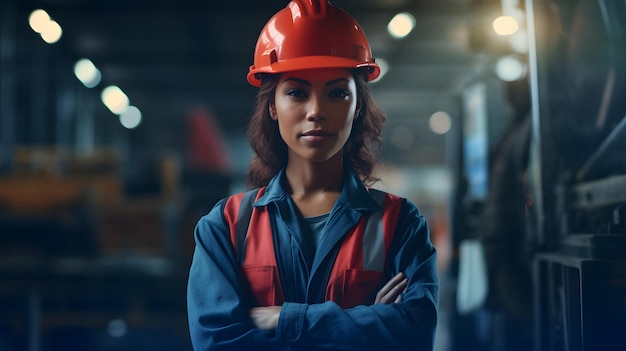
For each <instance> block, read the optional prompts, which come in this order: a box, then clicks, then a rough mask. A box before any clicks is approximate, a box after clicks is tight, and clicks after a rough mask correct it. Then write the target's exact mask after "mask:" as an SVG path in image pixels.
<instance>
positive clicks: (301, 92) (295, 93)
mask: <svg viewBox="0 0 626 351" xmlns="http://www.w3.org/2000/svg"><path fill="white" fill-rule="evenodd" d="M287 95H288V96H291V97H296V98H302V97H305V96H306V94H305V93H304V90H302V89H289V90H287Z"/></svg>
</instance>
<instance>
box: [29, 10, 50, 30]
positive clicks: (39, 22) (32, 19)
mask: <svg viewBox="0 0 626 351" xmlns="http://www.w3.org/2000/svg"><path fill="white" fill-rule="evenodd" d="M49 22H50V16H49V15H48V13H47V12H46V11H44V10H42V9H37V10H35V11H33V12H31V13H30V16H29V17H28V24H29V25H30V28H32V30H34V31H35V32H36V33H41V31H42V30H43V28H44V27H45V26H46V25H47V24H48V23H49Z"/></svg>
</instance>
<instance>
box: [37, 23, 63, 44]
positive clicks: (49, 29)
mask: <svg viewBox="0 0 626 351" xmlns="http://www.w3.org/2000/svg"><path fill="white" fill-rule="evenodd" d="M39 34H41V38H42V39H43V41H45V42H46V43H48V44H54V43H56V42H57V41H59V39H61V36H62V35H63V29H61V26H60V25H59V24H58V23H57V22H56V21H53V20H50V22H48V23H46V24H45V25H44V27H43V28H42V30H41V33H39Z"/></svg>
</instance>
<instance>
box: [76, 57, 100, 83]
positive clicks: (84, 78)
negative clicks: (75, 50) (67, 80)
mask: <svg viewBox="0 0 626 351" xmlns="http://www.w3.org/2000/svg"><path fill="white" fill-rule="evenodd" d="M74 75H75V76H76V78H78V80H80V81H81V83H83V85H84V86H86V87H87V88H93V87H95V86H96V85H98V84H99V83H100V80H101V79H102V75H101V74H100V70H98V68H97V67H96V66H95V65H94V64H93V62H91V60H89V59H80V60H78V61H77V62H76V64H75V65H74Z"/></svg>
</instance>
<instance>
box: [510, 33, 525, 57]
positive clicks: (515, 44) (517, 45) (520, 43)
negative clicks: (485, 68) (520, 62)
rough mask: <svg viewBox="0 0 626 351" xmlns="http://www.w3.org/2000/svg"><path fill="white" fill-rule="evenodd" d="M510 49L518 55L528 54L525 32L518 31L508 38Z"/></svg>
mask: <svg viewBox="0 0 626 351" xmlns="http://www.w3.org/2000/svg"><path fill="white" fill-rule="evenodd" d="M509 43H510V44H511V48H513V50H515V52H518V53H520V54H525V53H527V52H528V33H527V32H526V31H525V30H518V31H517V32H516V33H515V34H513V35H511V37H510V38H509Z"/></svg>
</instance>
